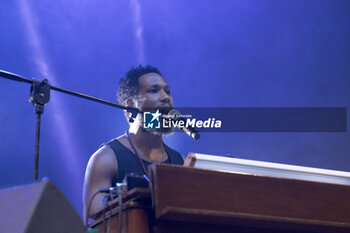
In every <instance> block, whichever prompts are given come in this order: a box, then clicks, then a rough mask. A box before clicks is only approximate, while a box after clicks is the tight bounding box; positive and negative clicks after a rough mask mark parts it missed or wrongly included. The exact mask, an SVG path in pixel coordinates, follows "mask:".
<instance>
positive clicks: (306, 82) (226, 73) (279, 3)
mask: <svg viewBox="0 0 350 233" xmlns="http://www.w3.org/2000/svg"><path fill="white" fill-rule="evenodd" d="M349 12H350V1H348V0H337V1H334V0H303V1H301V0H265V1H260V0H239V1H238V0H219V1H214V0H210V1H209V0H176V1H171V0H150V1H142V0H130V1H127V0H114V1H111V0H105V1H100V0H89V1H81V0H80V1H72V0H60V1H52V0H41V1H34V0H32V1H26V0H13V1H1V3H0V16H1V18H0V29H1V32H0V69H3V70H7V71H11V72H14V73H17V74H20V75H22V76H24V77H27V78H36V79H40V80H41V79H43V78H47V79H49V81H50V83H51V84H52V85H56V86H59V87H63V88H67V89H71V90H74V91H78V92H82V93H86V94H89V95H93V96H96V97H100V98H103V99H106V100H110V101H115V100H116V98H115V91H116V88H117V83H118V80H119V78H120V77H121V76H122V75H123V74H124V73H125V72H126V71H127V70H128V69H129V68H130V67H131V66H132V65H137V64H139V63H141V64H152V65H154V66H157V67H159V69H160V70H161V72H162V73H163V75H164V77H165V79H166V80H167V82H168V83H169V85H170V86H171V88H172V92H173V96H174V100H175V105H176V106H179V107H349V104H350V93H349V87H350V85H349V84H350V43H349V41H350V24H349V22H350V13H349ZM51 94H52V96H51V100H50V102H49V104H48V105H46V107H45V113H44V115H43V118H42V135H41V148H40V165H39V176H40V177H44V176H47V177H49V178H50V179H51V180H52V181H53V182H54V183H55V184H56V185H57V186H58V187H59V188H60V189H61V190H62V191H63V193H64V194H65V195H66V196H67V197H68V199H69V200H70V201H71V202H72V203H73V205H74V206H75V208H76V209H77V211H78V212H79V214H81V213H82V201H81V196H82V195H81V192H82V184H83V177H84V171H85V167H86V164H87V161H88V159H89V157H90V155H91V154H92V153H93V152H94V151H95V150H96V149H97V148H98V146H99V145H100V144H101V143H103V142H106V141H108V140H110V139H112V138H114V137H117V136H119V135H120V134H122V133H123V132H124V131H125V130H126V129H127V123H126V121H125V119H124V115H123V113H122V112H121V111H119V110H117V109H114V108H112V107H109V106H104V105H100V104H97V103H90V102H88V101H86V100H83V99H79V98H76V97H71V96H67V95H65V94H61V93H57V92H52V93H51ZM28 98H29V85H28V84H25V83H19V82H13V81H10V80H6V79H0V155H1V162H0V187H6V186H12V185H17V184H22V183H26V182H31V181H32V179H33V163H34V133H35V114H34V107H33V106H32V105H31V104H30V103H29V102H28ZM348 120H349V118H348ZM165 140H166V142H167V143H168V144H169V145H170V146H171V147H173V148H176V149H177V150H178V151H180V152H181V153H182V154H183V155H185V156H186V155H187V154H188V153H189V152H200V153H206V154H214V155H227V154H231V155H235V156H237V157H239V158H245V159H253V160H262V161H270V162H280V163H287V164H296V165H303V166H312V167H320V168H328V169H336V170H344V171H350V165H349V164H350V158H349V154H350V136H349V133H348V132H346V133H215V134H214V133H206V134H202V138H201V139H200V140H199V141H193V140H191V139H190V138H188V137H187V136H186V135H185V134H176V135H174V136H172V137H169V138H166V139H165Z"/></svg>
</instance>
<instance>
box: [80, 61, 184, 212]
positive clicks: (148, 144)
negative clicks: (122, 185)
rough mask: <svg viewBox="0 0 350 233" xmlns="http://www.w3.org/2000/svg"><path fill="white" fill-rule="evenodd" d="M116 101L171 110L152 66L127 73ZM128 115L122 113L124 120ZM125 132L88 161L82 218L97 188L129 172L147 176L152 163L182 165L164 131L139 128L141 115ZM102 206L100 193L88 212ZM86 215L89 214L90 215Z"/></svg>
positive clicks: (166, 92)
mask: <svg viewBox="0 0 350 233" xmlns="http://www.w3.org/2000/svg"><path fill="white" fill-rule="evenodd" d="M117 93H118V100H119V103H120V104H123V105H125V106H130V107H135V108H138V109H139V110H140V111H143V110H145V109H147V110H150V109H153V110H156V109H163V111H164V110H166V111H169V110H170V109H172V108H173V98H172V97H171V91H170V87H169V86H168V85H167V83H166V81H165V80H164V78H163V77H162V75H161V73H160V72H159V70H158V69H157V68H155V67H152V66H145V67H144V66H141V65H139V66H138V67H136V68H132V69H131V70H129V71H128V72H127V73H126V75H125V77H123V78H122V79H121V80H120V82H119V88H118V92H117ZM129 117H130V116H129V115H128V114H126V118H127V120H129ZM129 125H130V127H129V130H127V131H126V133H125V134H123V135H121V136H120V137H118V138H116V139H113V140H111V141H109V142H108V143H106V144H103V145H102V146H101V147H100V149H99V150H97V151H96V152H95V153H94V154H93V155H92V156H91V158H90V160H89V162H88V165H87V168H86V172H85V180H84V190H83V201H84V215H86V214H87V213H86V211H87V205H88V202H89V200H90V198H91V196H92V195H93V194H94V193H95V192H96V191H97V190H99V189H101V188H107V187H110V186H115V183H116V182H122V180H123V179H124V176H125V175H127V174H129V173H135V174H139V175H143V174H146V175H148V174H147V167H148V165H150V164H152V163H167V164H179V165H182V164H183V162H184V160H183V157H182V156H181V155H180V154H179V153H178V152H177V151H175V150H173V149H171V148H170V147H168V146H167V145H165V144H164V142H163V138H162V135H163V134H164V132H162V131H160V130H155V129H150V130H146V129H142V116H141V114H138V115H137V117H136V118H135V120H134V122H133V123H129ZM102 207H103V201H102V194H99V195H97V196H96V198H95V199H94V201H93V202H92V205H91V211H90V213H92V212H93V211H96V210H97V209H99V208H102ZM90 213H89V214H90Z"/></svg>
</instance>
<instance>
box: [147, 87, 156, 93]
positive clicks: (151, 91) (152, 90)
mask: <svg viewBox="0 0 350 233" xmlns="http://www.w3.org/2000/svg"><path fill="white" fill-rule="evenodd" d="M148 92H150V93H157V92H158V90H157V89H155V88H153V89H151V90H149V91H148Z"/></svg>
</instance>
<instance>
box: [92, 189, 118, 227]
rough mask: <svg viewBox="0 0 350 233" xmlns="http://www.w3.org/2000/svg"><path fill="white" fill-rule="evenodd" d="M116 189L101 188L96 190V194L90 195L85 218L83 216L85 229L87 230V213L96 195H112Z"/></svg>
mask: <svg viewBox="0 0 350 233" xmlns="http://www.w3.org/2000/svg"><path fill="white" fill-rule="evenodd" d="M115 190H116V187H110V188H102V189H99V190H97V191H96V192H94V194H92V196H91V198H90V200H89V205H88V208H87V212H86V216H85V228H86V229H88V225H89V224H88V220H89V213H90V208H91V204H92V201H93V200H94V199H95V197H96V195H97V194H99V193H112V192H115Z"/></svg>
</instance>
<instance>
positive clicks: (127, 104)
mask: <svg viewBox="0 0 350 233" xmlns="http://www.w3.org/2000/svg"><path fill="white" fill-rule="evenodd" d="M125 106H128V107H134V106H135V103H134V101H133V100H132V99H127V100H125Z"/></svg>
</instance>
